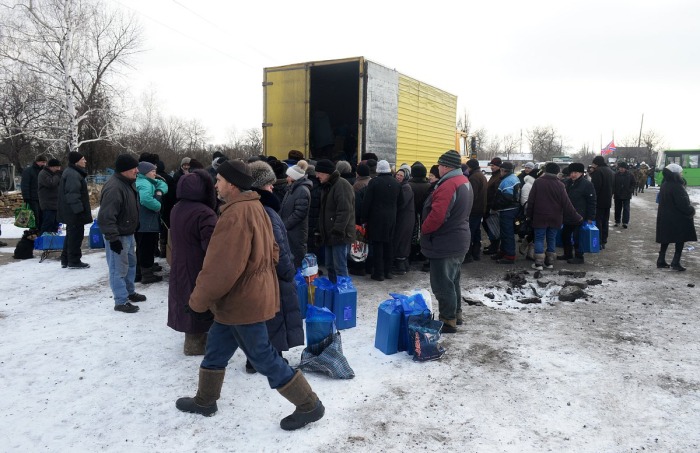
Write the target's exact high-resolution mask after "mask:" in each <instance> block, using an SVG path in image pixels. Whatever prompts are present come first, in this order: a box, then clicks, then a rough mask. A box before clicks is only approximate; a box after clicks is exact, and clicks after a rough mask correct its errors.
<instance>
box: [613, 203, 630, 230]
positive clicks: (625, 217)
mask: <svg viewBox="0 0 700 453" xmlns="http://www.w3.org/2000/svg"><path fill="white" fill-rule="evenodd" d="M620 214H622V223H623V224H625V225H627V224H628V223H630V201H629V199H628V200H621V199H619V198H615V223H620Z"/></svg>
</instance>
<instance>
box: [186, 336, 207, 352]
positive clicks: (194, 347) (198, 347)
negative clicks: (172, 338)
mask: <svg viewBox="0 0 700 453" xmlns="http://www.w3.org/2000/svg"><path fill="white" fill-rule="evenodd" d="M206 347H207V333H206V332H204V333H186V334H185V347H184V352H185V355H204V351H205V349H206Z"/></svg>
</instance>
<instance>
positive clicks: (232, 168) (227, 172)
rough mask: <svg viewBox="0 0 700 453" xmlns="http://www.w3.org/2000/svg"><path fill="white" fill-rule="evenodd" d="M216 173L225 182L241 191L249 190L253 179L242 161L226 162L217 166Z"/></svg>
mask: <svg viewBox="0 0 700 453" xmlns="http://www.w3.org/2000/svg"><path fill="white" fill-rule="evenodd" d="M217 173H218V174H220V175H221V177H222V178H224V179H225V180H226V181H228V182H230V183H231V184H233V185H234V186H236V187H238V188H239V189H241V190H250V188H251V187H252V185H253V177H252V176H251V174H250V168H248V165H246V164H245V163H244V162H243V161H242V160H227V161H225V162H224V163H223V164H221V165H219V169H218V170H217Z"/></svg>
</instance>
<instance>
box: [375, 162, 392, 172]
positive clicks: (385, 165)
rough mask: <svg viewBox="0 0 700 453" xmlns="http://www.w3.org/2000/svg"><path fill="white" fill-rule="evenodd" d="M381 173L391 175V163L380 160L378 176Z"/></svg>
mask: <svg viewBox="0 0 700 453" xmlns="http://www.w3.org/2000/svg"><path fill="white" fill-rule="evenodd" d="M381 173H391V167H390V166H389V162H387V161H385V160H380V161H379V162H377V174H381Z"/></svg>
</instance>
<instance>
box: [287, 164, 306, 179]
mask: <svg viewBox="0 0 700 453" xmlns="http://www.w3.org/2000/svg"><path fill="white" fill-rule="evenodd" d="M308 166H309V164H307V163H306V161H305V160H300V161H299V162H297V164H296V165H292V166H291V167H289V168H288V169H287V176H289V177H290V178H292V179H293V180H295V181H296V180H298V179H301V178H303V177H304V175H306V169H307V168H308Z"/></svg>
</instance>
